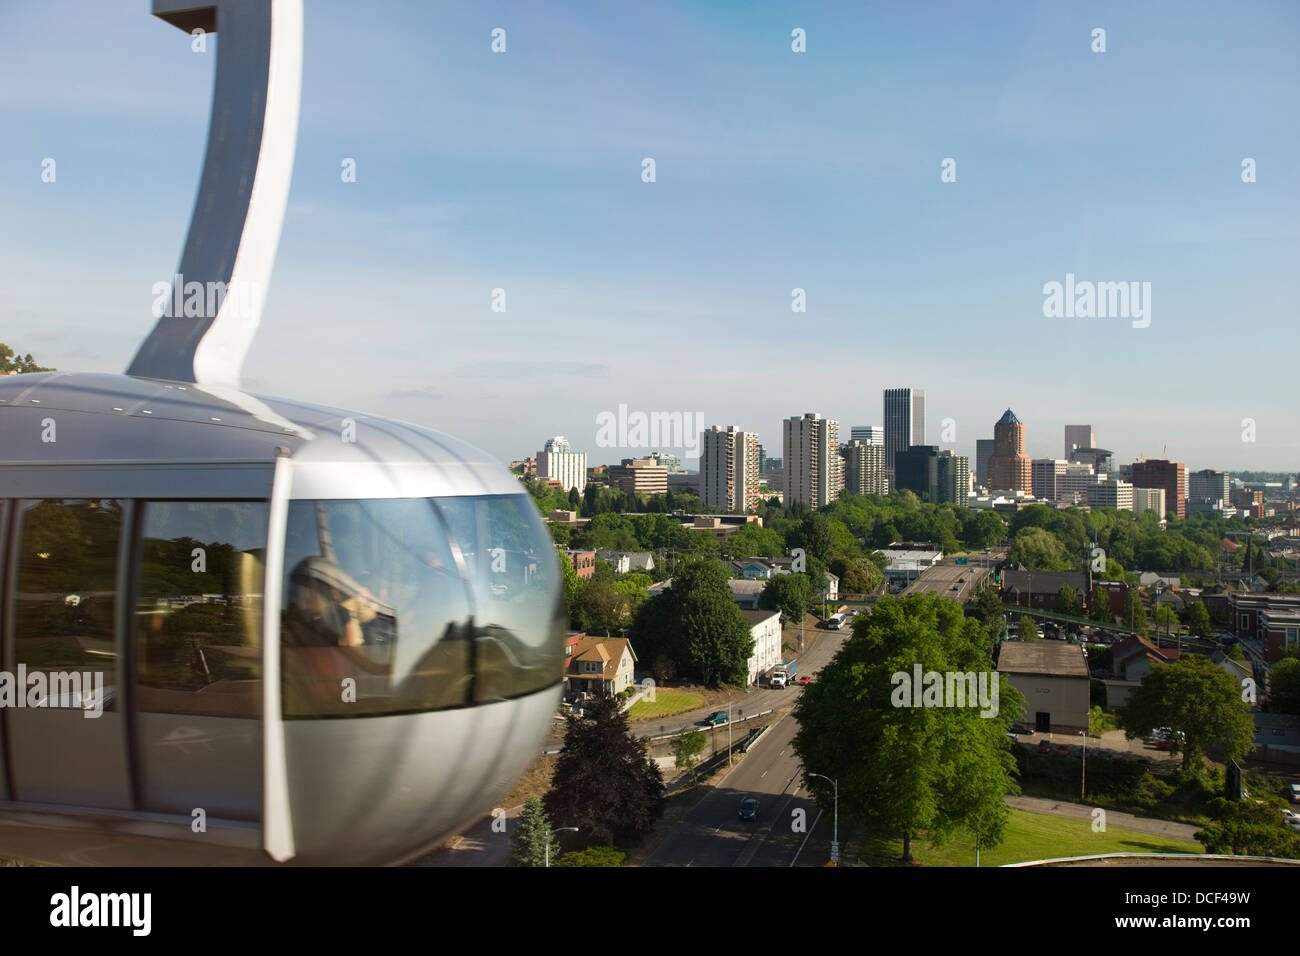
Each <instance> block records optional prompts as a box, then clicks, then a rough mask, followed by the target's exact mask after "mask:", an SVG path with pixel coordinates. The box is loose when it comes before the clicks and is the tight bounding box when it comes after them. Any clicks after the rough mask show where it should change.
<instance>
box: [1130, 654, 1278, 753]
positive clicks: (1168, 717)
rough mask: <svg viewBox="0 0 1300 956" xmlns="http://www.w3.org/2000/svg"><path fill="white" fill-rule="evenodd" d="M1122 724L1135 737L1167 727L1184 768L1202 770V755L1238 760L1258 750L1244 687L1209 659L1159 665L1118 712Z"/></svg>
mask: <svg viewBox="0 0 1300 956" xmlns="http://www.w3.org/2000/svg"><path fill="white" fill-rule="evenodd" d="M1119 724H1120V726H1121V727H1122V728H1123V729H1124V732H1125V735H1126V736H1127V737H1128V738H1129V739H1130V740H1134V739H1137V738H1141V737H1145V736H1146V735H1147V734H1149V733H1151V731H1152V730H1154V729H1157V728H1161V727H1168V728H1170V729H1171V730H1173V731H1175V732H1181V733H1182V735H1183V737H1182V739H1180V738H1179V737H1178V736H1177V733H1175V736H1174V739H1173V745H1174V749H1175V751H1177V750H1182V752H1183V769H1184V770H1199V769H1200V767H1201V765H1202V758H1203V757H1206V756H1208V757H1211V758H1213V759H1214V760H1220V761H1222V760H1230V759H1231V760H1240V759H1241V758H1243V757H1245V756H1246V755H1247V754H1248V753H1250V752H1251V751H1252V750H1253V749H1254V746H1255V745H1254V742H1253V740H1254V736H1255V723H1254V721H1253V720H1252V718H1251V716H1250V707H1249V705H1248V704H1247V703H1246V702H1245V701H1243V700H1242V698H1241V685H1240V684H1239V683H1238V682H1237V680H1236V679H1235V678H1234V677H1233V676H1232V675H1231V674H1229V673H1227V672H1226V671H1224V670H1222V669H1220V668H1219V667H1218V666H1216V665H1215V664H1214V662H1213V661H1211V660H1210V659H1209V658H1208V657H1205V656H1203V655H1201V654H1186V655H1184V656H1182V657H1180V658H1179V659H1178V660H1176V661H1173V662H1172V663H1169V664H1160V663H1155V664H1152V665H1151V670H1150V672H1149V673H1147V674H1146V675H1145V676H1144V677H1143V678H1142V683H1141V684H1140V685H1139V686H1137V687H1136V688H1134V689H1133V691H1132V692H1131V693H1130V694H1129V697H1128V702H1127V703H1126V704H1125V705H1124V706H1123V707H1121V708H1120V710H1119Z"/></svg>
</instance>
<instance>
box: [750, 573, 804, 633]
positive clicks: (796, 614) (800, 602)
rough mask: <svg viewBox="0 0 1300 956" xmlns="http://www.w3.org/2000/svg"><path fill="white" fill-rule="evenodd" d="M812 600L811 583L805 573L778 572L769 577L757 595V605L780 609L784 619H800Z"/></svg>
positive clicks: (767, 608)
mask: <svg viewBox="0 0 1300 956" xmlns="http://www.w3.org/2000/svg"><path fill="white" fill-rule="evenodd" d="M811 600H812V583H811V582H810V581H809V580H808V575H806V574H778V575H776V576H775V577H772V578H769V579H768V582H767V584H765V585H763V592H762V593H761V594H759V596H758V606H759V607H761V608H763V609H764V610H767V611H780V612H781V613H782V614H784V615H785V616H786V620H790V621H802V620H803V616H804V614H806V613H807V611H808V602H809V601H811Z"/></svg>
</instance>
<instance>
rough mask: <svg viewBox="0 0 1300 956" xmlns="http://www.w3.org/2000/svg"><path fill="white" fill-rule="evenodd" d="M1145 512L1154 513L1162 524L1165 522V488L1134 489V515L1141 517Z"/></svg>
mask: <svg viewBox="0 0 1300 956" xmlns="http://www.w3.org/2000/svg"><path fill="white" fill-rule="evenodd" d="M1144 511H1154V512H1155V513H1156V517H1157V518H1159V519H1160V520H1161V521H1162V522H1163V521H1164V520H1165V490H1164V489H1163V488H1134V489H1133V513H1134V514H1135V515H1141V514H1142V513H1143V512H1144Z"/></svg>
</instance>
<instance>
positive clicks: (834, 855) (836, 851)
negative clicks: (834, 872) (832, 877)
mask: <svg viewBox="0 0 1300 956" xmlns="http://www.w3.org/2000/svg"><path fill="white" fill-rule="evenodd" d="M831 862H832V863H839V862H840V845H839V844H838V843H831Z"/></svg>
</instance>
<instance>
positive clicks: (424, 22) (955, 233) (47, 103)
mask: <svg viewBox="0 0 1300 956" xmlns="http://www.w3.org/2000/svg"><path fill="white" fill-rule="evenodd" d="M1130 6H1131V5H1130V4H1127V3H1114V4H1108V3H1062V2H1055V0H1054V2H1045V3H1031V2H1022V3H1015V2H1008V3H987V4H969V3H951V4H941V3H934V4H931V3H906V4H905V3H893V4H870V5H865V4H861V3H842V4H840V3H817V4H806V5H803V4H793V3H748V2H747V3H744V4H740V3H731V4H708V5H705V4H689V3H662V4H660V3H656V4H639V5H632V4H626V5H624V4H607V3H559V2H555V3H547V4H537V3H474V4H469V3H463V4H437V5H432V4H414V3H410V4H406V3H384V2H378V0H376V2H369V3H344V2H341V0H339V2H318V0H308V2H307V5H306V25H305V40H304V47H305V54H304V59H305V63H304V76H303V93H302V109H301V120H300V129H299V140H298V149H297V155H296V160H295V171H294V180H293V187H292V192H291V195H290V200H289V208H288V212H287V215H286V218H285V224H284V232H283V235H282V238H281V243H280V250H279V257H278V259H277V263H276V270H275V275H274V279H273V282H272V285H271V287H270V290H269V296H268V300H267V306H266V312H265V314H264V317H263V323H262V327H261V329H260V330H259V332H258V336H257V338H256V340H255V341H254V344H253V348H252V351H251V353H250V355H249V358H248V361H247V363H246V365H245V382H246V385H247V387H249V389H250V390H254V391H261V392H267V393H271V394H283V395H289V396H293V397H298V398H304V399H308V400H313V401H319V402H322V403H327V404H332V405H338V406H342V407H345V408H355V409H360V410H364V411H369V412H375V413H380V414H386V415H390V416H392V417H397V418H404V419H407V420H410V421H415V422H419V423H421V424H426V425H430V426H432V427H435V428H439V429H442V430H444V431H447V432H450V433H452V434H455V435H457V436H459V437H461V438H464V439H466V440H468V441H471V442H473V443H475V444H478V445H480V446H481V447H483V448H485V449H486V450H488V451H489V452H491V453H493V454H495V455H497V456H498V457H500V458H502V459H503V460H509V459H511V458H515V457H521V456H524V455H528V454H532V453H534V452H536V451H537V450H538V449H540V448H541V447H542V444H543V442H544V441H545V439H546V438H547V437H549V436H550V435H553V434H564V435H566V436H568V437H569V439H570V440H571V441H572V442H573V444H574V447H575V448H577V449H579V450H586V451H587V452H588V454H589V460H590V461H591V462H592V463H593V464H594V463H597V462H600V461H616V460H617V459H618V458H620V457H624V456H627V455H631V454H634V453H643V452H644V451H645V450H643V449H602V448H597V447H596V444H595V435H596V416H597V415H598V414H599V413H600V412H602V411H612V410H615V409H617V407H618V405H619V404H620V403H622V404H626V405H627V406H628V407H629V408H630V409H632V410H642V411H647V412H649V411H683V412H692V413H693V412H702V413H703V414H704V417H705V420H706V421H707V422H708V423H709V424H713V423H715V422H716V423H719V424H723V425H726V424H737V425H740V426H742V427H744V428H747V429H752V430H756V431H758V432H759V433H760V435H761V436H762V438H763V441H764V444H765V445H766V447H767V450H768V453H769V454H771V455H774V456H775V455H780V454H781V450H780V421H781V419H782V418H784V417H786V416H789V415H795V414H802V413H803V412H806V411H817V412H819V413H821V414H822V415H824V416H828V417H834V418H838V419H839V420H840V421H841V422H842V423H843V425H844V427H845V429H846V430H847V427H848V426H850V425H855V424H879V423H881V421H882V409H881V390H882V389H884V388H886V387H892V386H899V385H911V386H913V387H917V388H924V389H926V392H927V399H928V402H927V406H928V407H927V411H928V420H927V427H928V430H929V439H930V441H932V442H935V441H937V440H938V438H939V432H940V428H941V423H942V421H943V419H945V418H952V419H953V420H954V423H955V431H956V442H955V446H954V445H953V444H950V445H948V447H955V448H956V450H957V451H958V452H959V453H964V454H970V455H972V456H973V454H974V447H975V440H976V439H977V438H983V437H989V436H990V435H991V433H992V425H993V422H994V421H995V420H996V419H997V418H998V417H999V416H1000V415H1001V413H1002V411H1003V410H1004V409H1005V408H1007V407H1011V408H1013V409H1014V410H1015V412H1016V414H1017V415H1018V416H1019V417H1020V419H1021V420H1022V421H1023V422H1024V423H1025V424H1026V426H1027V430H1028V439H1029V447H1028V450H1029V453H1030V454H1031V455H1033V456H1035V457H1040V456H1059V455H1060V454H1061V452H1062V426H1063V425H1065V424H1067V423H1077V422H1091V423H1093V424H1094V425H1096V427H1097V430H1098V438H1099V441H1100V442H1101V444H1102V445H1104V446H1105V447H1108V448H1111V449H1113V450H1114V451H1115V452H1116V454H1117V457H1118V458H1119V459H1121V460H1125V461H1128V460H1132V459H1133V458H1135V457H1137V456H1139V455H1144V456H1147V457H1162V456H1164V455H1166V454H1167V456H1168V457H1170V458H1174V459H1176V460H1180V461H1185V462H1187V463H1188V465H1189V466H1190V467H1192V468H1200V467H1219V468H1227V469H1241V468H1265V469H1274V470H1284V469H1285V470H1297V469H1298V467H1300V416H1297V415H1296V414H1295V407H1296V399H1295V392H1294V385H1293V382H1294V379H1295V375H1294V368H1293V365H1292V366H1291V367H1290V368H1288V366H1287V364H1285V363H1287V362H1291V363H1293V362H1294V355H1295V346H1296V345H1297V344H1298V343H1300V322H1298V321H1297V320H1298V319H1300V316H1298V315H1297V305H1296V303H1297V302H1298V301H1300V269H1297V268H1296V263H1297V261H1300V226H1298V225H1297V211H1300V168H1298V163H1300V133H1298V132H1297V126H1296V123H1295V116H1296V115H1297V113H1298V112H1300V110H1298V106H1300V57H1297V56H1296V51H1297V50H1298V49H1300V6H1297V5H1295V4H1293V3H1286V2H1279V3H1241V4H1231V5H1229V4H1226V3H1194V2H1178V3H1165V4H1162V3H1151V4H1143V5H1141V7H1140V9H1136V10H1133V9H1129V7H1130ZM148 9H149V4H148V3H147V2H146V0H131V2H100V3H89V2H87V3H63V2H58V0H55V2H50V3H43V4H39V5H37V4H34V3H7V4H4V5H3V6H0V131H3V134H2V135H3V138H2V139H0V224H3V228H0V341H6V342H8V343H10V344H11V345H14V346H16V347H18V348H21V349H22V350H23V351H31V352H33V353H35V354H36V356H37V357H38V358H39V359H40V360H42V361H43V362H45V363H46V364H53V365H56V366H58V367H60V368H69V369H85V370H96V371H120V370H122V369H123V368H125V366H126V364H127V363H128V362H129V360H130V358H131V356H132V355H133V354H134V351H135V349H136V347H137V345H138V344H139V342H140V340H141V339H142V338H143V337H144V335H145V334H147V332H148V330H149V328H150V327H151V326H152V324H153V319H152V317H151V315H150V304H151V303H152V301H153V296H152V294H151V286H152V285H153V283H154V282H157V281H161V280H166V279H168V278H170V276H171V274H172V273H173V272H174V271H175V268H176V263H177V262H178V260H179V256H180V249H181V245H182V241H183V239H184V236H185V231H186V229H187V228H188V224H189V219H190V212H191V208H192V204H193V200H194V193H195V190H196V188H197V184H198V178H199V172H200V166H201V161H202V156H203V150H204V146H205V142H206V137H207V125H208V113H209V107H210V101H211V90H212V80H213V71H214V65H215V49H214V47H210V51H211V52H209V53H207V54H196V53H193V52H191V50H190V46H189V39H188V37H186V36H185V35H184V34H182V33H181V32H180V31H178V30H176V29H175V28H174V27H170V26H168V25H167V24H165V23H163V22H162V21H160V20H157V19H156V18H154V17H152V16H150V15H149V13H148ZM494 27H503V28H504V29H505V30H506V31H507V34H506V36H507V52H506V53H505V54H493V53H492V52H491V50H490V42H491V37H490V33H491V30H492V29H493V28H494ZM795 27H801V28H803V29H804V30H805V31H806V32H807V52H806V53H804V54H795V53H793V52H792V51H791V49H790V32H791V30H792V29H793V28H795ZM1094 27H1102V28H1104V29H1105V30H1106V45H1107V50H1106V52H1105V53H1093V52H1092V51H1091V49H1090V44H1091V42H1092V41H1091V32H1092V30H1093V28H1094ZM217 42H220V41H219V39H218V41H217ZM45 157H52V158H54V159H55V160H56V162H57V164H58V166H57V172H58V179H57V182H55V183H52V184H51V183H42V182H41V177H40V172H41V160H42V159H43V158H45ZM345 157H351V158H355V160H356V162H357V182H355V183H343V182H342V181H341V178H340V175H339V173H340V164H341V161H342V160H343V158H345ZM643 157H653V158H654V159H655V161H656V166H657V181H656V182H654V183H644V182H642V181H641V161H642V159H643ZM945 157H952V158H954V159H955V160H956V163H957V181H956V182H955V183H941V182H940V175H939V174H940V163H941V161H942V160H943V159H944V158H945ZM1243 157H1252V158H1254V159H1255V160H1256V163H1257V168H1258V181H1257V182H1255V183H1252V184H1245V183H1242V181H1241V175H1240V173H1241V161H1242V159H1243ZM1066 273H1074V274H1075V275H1076V276H1077V277H1078V278H1079V279H1089V280H1093V281H1131V280H1132V281H1140V282H1141V281H1145V282H1150V283H1151V286H1152V315H1151V319H1152V321H1151V325H1150V327H1149V328H1145V329H1135V328H1132V326H1131V323H1130V322H1129V321H1127V320H1124V319H1116V318H1108V319H1098V318H1093V319H1080V318H1071V319H1048V318H1045V317H1044V316H1043V313H1042V304H1043V294H1042V287H1043V285H1044V283H1047V282H1051V281H1058V282H1061V281H1064V278H1065V275H1066ZM795 287H800V288H803V289H805V290H806V293H807V303H808V311H807V312H806V313H803V314H795V313H792V312H791V309H790V302H791V290H792V289H793V288H795ZM494 288H504V289H505V290H506V295H507V312H505V313H504V314H503V313H498V312H492V311H491V309H490V304H491V290H492V289H494ZM1243 418H1252V419H1254V420H1255V422H1256V441H1255V442H1254V443H1246V442H1243V441H1242V427H1241V421H1242V419H1243Z"/></svg>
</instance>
